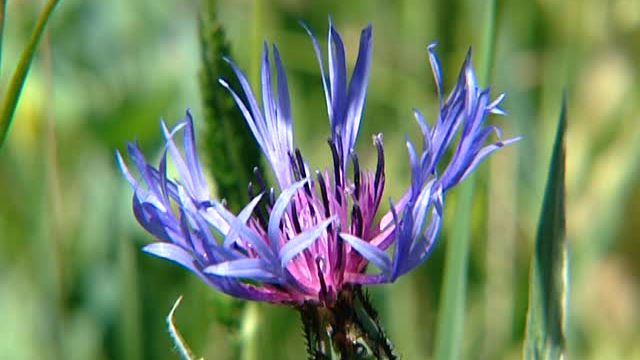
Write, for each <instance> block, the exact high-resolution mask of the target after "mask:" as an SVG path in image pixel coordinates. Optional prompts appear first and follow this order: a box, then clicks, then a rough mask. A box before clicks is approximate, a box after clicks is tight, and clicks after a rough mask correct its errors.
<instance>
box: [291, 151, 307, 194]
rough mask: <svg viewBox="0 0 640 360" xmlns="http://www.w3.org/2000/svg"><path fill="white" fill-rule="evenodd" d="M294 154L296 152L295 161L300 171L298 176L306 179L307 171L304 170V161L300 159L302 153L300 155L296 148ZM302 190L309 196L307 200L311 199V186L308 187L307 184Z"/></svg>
mask: <svg viewBox="0 0 640 360" xmlns="http://www.w3.org/2000/svg"><path fill="white" fill-rule="evenodd" d="M295 152H296V161H297V162H298V169H299V171H300V175H302V178H306V177H307V170H306V169H305V166H304V160H303V159H302V153H300V149H299V148H296V150H295ZM304 190H305V192H306V193H307V195H308V196H309V198H311V186H310V185H309V183H308V182H307V183H306V184H304Z"/></svg>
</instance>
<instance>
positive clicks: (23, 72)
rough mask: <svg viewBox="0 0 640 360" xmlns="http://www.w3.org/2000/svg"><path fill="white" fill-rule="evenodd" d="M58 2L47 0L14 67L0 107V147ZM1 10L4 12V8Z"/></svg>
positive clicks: (57, 0) (56, 0)
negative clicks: (45, 29)
mask: <svg viewBox="0 0 640 360" xmlns="http://www.w3.org/2000/svg"><path fill="white" fill-rule="evenodd" d="M58 2H59V0H49V1H48V2H47V4H46V5H45V7H44V9H43V10H42V13H40V17H39V18H38V22H37V23H36V27H35V29H34V30H33V33H31V39H29V43H28V44H27V47H26V48H25V49H24V51H23V52H22V56H21V57H20V61H19V62H18V66H17V67H16V70H15V72H14V73H13V77H12V78H11V82H10V83H9V89H8V90H7V93H6V94H5V96H4V101H3V102H2V108H0V148H1V147H2V145H4V142H5V140H6V138H7V134H8V132H9V127H10V125H11V120H12V119H13V114H14V113H15V111H16V107H17V106H18V100H19V99H20V93H21V92H22V88H23V86H24V83H25V80H26V78H27V73H28V72H29V68H30V67H31V62H32V61H33V56H34V54H35V52H36V49H37V47H38V43H39V42H40V38H41V37H42V33H43V32H44V28H45V26H46V25H47V22H48V21H49V18H50V17H51V14H52V13H53V10H54V9H55V7H56V5H58ZM3 7H4V1H3ZM2 10H3V12H4V9H2ZM2 21H4V14H3V15H2Z"/></svg>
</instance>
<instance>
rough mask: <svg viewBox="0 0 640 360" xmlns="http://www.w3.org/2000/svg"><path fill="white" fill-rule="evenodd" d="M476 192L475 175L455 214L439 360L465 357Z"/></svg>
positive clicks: (438, 334) (465, 186) (442, 303)
mask: <svg viewBox="0 0 640 360" xmlns="http://www.w3.org/2000/svg"><path fill="white" fill-rule="evenodd" d="M473 188H474V176H473V175H472V176H470V177H469V178H468V179H467V180H465V182H464V183H463V184H462V185H461V189H460V193H459V196H458V204H457V208H456V213H455V222H456V226H455V227H454V228H453V233H452V235H451V238H450V239H449V241H448V242H447V248H446V255H445V256H446V258H445V269H444V280H443V285H442V286H443V289H442V296H441V298H440V309H439V311H438V323H437V332H436V343H435V356H434V359H436V360H450V359H460V358H461V355H462V354H461V351H462V346H461V343H462V339H463V338H464V310H465V300H466V292H467V265H468V258H469V242H470V238H471V234H470V230H471V229H470V228H471V206H472V199H473Z"/></svg>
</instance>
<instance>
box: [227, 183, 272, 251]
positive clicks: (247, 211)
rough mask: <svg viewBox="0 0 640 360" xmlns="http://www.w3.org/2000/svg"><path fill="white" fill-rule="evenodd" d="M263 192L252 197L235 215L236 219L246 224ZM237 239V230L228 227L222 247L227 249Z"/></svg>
mask: <svg viewBox="0 0 640 360" xmlns="http://www.w3.org/2000/svg"><path fill="white" fill-rule="evenodd" d="M262 196H263V194H258V196H256V197H254V198H253V199H252V200H251V201H250V202H249V204H247V206H245V207H244V208H243V209H242V210H241V211H240V213H239V214H238V216H237V219H238V221H241V222H242V223H243V224H246V223H247V221H248V220H249V218H250V217H251V214H252V213H253V210H254V209H255V208H256V206H257V205H258V203H259V202H260V200H261V199H262ZM237 239H238V232H237V231H236V230H235V229H233V228H232V229H230V230H229V233H227V236H226V237H225V239H224V247H225V248H227V249H229V248H231V246H232V245H233V243H234V242H236V240H237Z"/></svg>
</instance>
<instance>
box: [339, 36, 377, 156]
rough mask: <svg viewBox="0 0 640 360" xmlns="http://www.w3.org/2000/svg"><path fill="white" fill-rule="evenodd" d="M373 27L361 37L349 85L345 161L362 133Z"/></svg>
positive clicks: (344, 142) (344, 140) (344, 141)
mask: <svg viewBox="0 0 640 360" xmlns="http://www.w3.org/2000/svg"><path fill="white" fill-rule="evenodd" d="M372 32H373V31H372V26H371V25H369V26H367V27H366V28H365V29H364V30H362V34H361V35H360V49H359V51H358V59H357V60H356V65H355V67H354V69H353V74H352V76H351V81H350V83H349V100H348V103H349V105H348V106H349V107H348V109H347V113H346V117H345V125H344V126H345V129H344V139H343V144H344V150H343V151H344V154H345V161H348V159H349V155H350V153H351V151H352V150H353V146H354V145H355V143H356V139H357V138H358V133H359V132H360V121H361V119H362V112H363V110H364V104H365V100H366V97H367V85H368V83H369V71H370V69H371V57H372V56H371V55H372V53H373V44H372V41H371V40H372Z"/></svg>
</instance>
